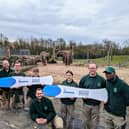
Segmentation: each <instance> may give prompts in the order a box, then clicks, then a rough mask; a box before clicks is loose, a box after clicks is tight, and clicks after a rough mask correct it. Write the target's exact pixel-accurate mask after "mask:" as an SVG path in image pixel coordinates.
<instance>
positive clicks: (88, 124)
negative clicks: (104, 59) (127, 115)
mask: <svg viewBox="0 0 129 129" xmlns="http://www.w3.org/2000/svg"><path fill="white" fill-rule="evenodd" d="M88 70H89V73H88V74H87V75H85V76H83V77H82V78H81V80H80V82H79V87H80V88H86V89H100V88H105V85H106V84H105V79H104V78H103V77H101V76H100V75H99V74H98V73H97V65H96V64H95V63H90V64H88ZM103 106H104V103H103V102H100V101H98V100H93V99H88V98H86V99H83V115H84V129H96V128H97V126H98V124H99V111H100V107H101V108H103Z"/></svg>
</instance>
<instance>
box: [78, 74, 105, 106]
mask: <svg viewBox="0 0 129 129" xmlns="http://www.w3.org/2000/svg"><path fill="white" fill-rule="evenodd" d="M79 87H80V88H86V89H100V88H105V87H106V81H105V79H104V78H103V77H101V76H100V75H98V74H97V75H96V76H95V77H91V76H89V74H88V75H85V76H84V77H82V79H81V80H80V83H79ZM83 102H84V103H85V104H88V105H99V104H100V101H98V100H93V99H83Z"/></svg>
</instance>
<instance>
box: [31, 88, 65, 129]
mask: <svg viewBox="0 0 129 129" xmlns="http://www.w3.org/2000/svg"><path fill="white" fill-rule="evenodd" d="M35 96H36V98H35V99H34V100H32V103H31V105H30V116H31V119H32V120H33V121H35V122H36V123H37V124H38V125H44V126H47V124H49V123H52V127H53V129H57V128H58V129H59V128H63V120H62V119H61V118H59V117H58V116H57V115H56V112H55V109H54V107H53V104H52V102H51V100H49V99H48V98H46V97H44V96H43V91H42V89H41V88H38V89H36V93H35ZM57 121H58V122H57Z"/></svg>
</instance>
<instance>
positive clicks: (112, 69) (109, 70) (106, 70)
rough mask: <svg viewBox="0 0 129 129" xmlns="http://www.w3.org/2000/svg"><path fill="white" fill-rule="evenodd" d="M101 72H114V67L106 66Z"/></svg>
mask: <svg viewBox="0 0 129 129" xmlns="http://www.w3.org/2000/svg"><path fill="white" fill-rule="evenodd" d="M103 72H104V73H115V68H113V67H112V66H107V67H106V68H105V70H104V71H103Z"/></svg>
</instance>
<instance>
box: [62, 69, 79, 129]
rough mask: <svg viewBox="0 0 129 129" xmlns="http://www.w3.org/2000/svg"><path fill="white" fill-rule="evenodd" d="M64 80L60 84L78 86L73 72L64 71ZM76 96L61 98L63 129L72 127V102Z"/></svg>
mask: <svg viewBox="0 0 129 129" xmlns="http://www.w3.org/2000/svg"><path fill="white" fill-rule="evenodd" d="M65 74H66V80H64V81H63V82H62V85H65V86H71V87H78V84H77V83H76V82H75V81H74V80H73V72H72V71H70V70H68V71H66V73H65ZM75 101H76V98H62V99H61V114H62V118H63V120H64V127H65V129H71V128H72V122H73V119H74V103H75Z"/></svg>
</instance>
